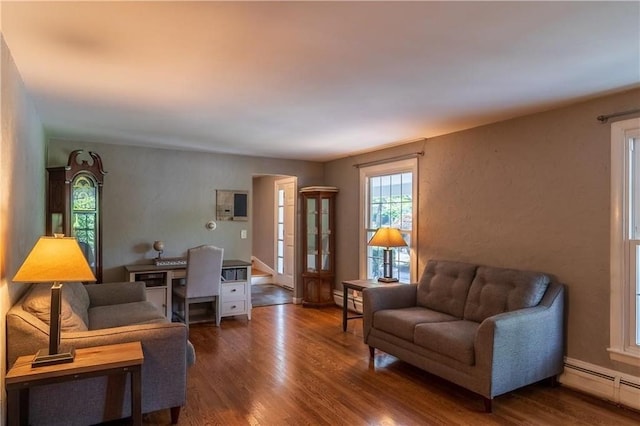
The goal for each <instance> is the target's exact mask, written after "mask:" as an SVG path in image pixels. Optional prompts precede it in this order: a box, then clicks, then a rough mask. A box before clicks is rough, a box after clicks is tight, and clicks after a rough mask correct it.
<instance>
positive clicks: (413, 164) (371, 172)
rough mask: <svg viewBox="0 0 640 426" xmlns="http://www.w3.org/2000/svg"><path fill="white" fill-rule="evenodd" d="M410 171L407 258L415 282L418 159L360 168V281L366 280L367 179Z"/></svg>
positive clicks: (416, 268) (412, 280)
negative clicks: (408, 245)
mask: <svg viewBox="0 0 640 426" xmlns="http://www.w3.org/2000/svg"><path fill="white" fill-rule="evenodd" d="M409 170H410V171H411V173H412V174H413V178H412V182H413V183H412V188H411V189H412V194H411V197H412V200H413V202H412V206H411V210H412V212H411V215H412V216H413V218H412V221H411V246H410V247H409V258H410V261H411V270H410V273H411V282H416V281H417V270H418V260H417V259H418V255H417V251H418V250H417V247H418V159H417V158H410V159H407V160H401V161H394V162H390V163H383V164H377V165H375V166H368V167H361V168H360V238H359V241H360V244H359V248H358V251H359V253H360V255H359V262H358V263H359V266H360V271H359V274H360V279H366V278H367V243H366V239H367V237H366V232H365V224H366V223H367V220H368V218H367V214H368V213H367V206H368V205H369V188H368V187H367V178H368V177H369V176H377V175H384V174H394V173H400V172H406V171H409Z"/></svg>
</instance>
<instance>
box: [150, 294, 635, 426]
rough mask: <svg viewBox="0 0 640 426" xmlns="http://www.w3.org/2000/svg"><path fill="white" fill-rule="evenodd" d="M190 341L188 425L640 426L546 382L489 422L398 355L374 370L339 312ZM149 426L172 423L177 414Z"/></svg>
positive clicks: (293, 316)
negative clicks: (192, 350) (192, 357)
mask: <svg viewBox="0 0 640 426" xmlns="http://www.w3.org/2000/svg"><path fill="white" fill-rule="evenodd" d="M190 333H191V335H190V339H191V341H192V342H193V344H194V345H195V348H196V354H197V362H196V364H195V365H194V366H193V367H191V368H190V370H189V373H188V374H189V376H188V390H187V403H186V406H185V407H183V409H182V412H181V414H180V422H179V424H180V425H524V424H527V425H592V424H598V425H634V426H637V425H638V424H640V413H638V412H634V411H630V410H626V409H623V408H618V407H616V406H614V405H611V404H609V403H607V402H604V401H600V400H598V399H595V398H591V397H589V396H587V395H584V394H581V393H577V392H574V391H571V390H569V389H566V388H564V387H562V386H560V387H556V388H550V387H547V386H546V385H543V384H535V385H532V386H528V387H526V388H523V389H520V390H518V391H515V392H511V393H509V394H507V395H503V396H500V397H498V398H496V399H495V400H494V403H493V410H494V412H493V413H492V414H486V413H484V411H483V403H482V399H481V398H480V397H478V396H477V395H475V394H473V393H471V392H469V391H467V390H465V389H462V388H460V387H458V386H455V385H452V384H450V383H448V382H446V381H444V380H441V379H439V378H437V377H434V376H432V375H430V374H427V373H425V372H423V371H421V370H419V369H416V368H414V367H412V366H410V365H408V364H406V363H403V362H401V361H398V360H397V359H396V358H394V357H392V356H390V355H385V354H383V353H380V352H377V355H376V366H375V368H374V367H372V366H371V365H370V363H369V351H368V348H367V346H365V345H364V344H363V342H362V320H354V321H350V322H349V324H348V330H347V332H346V333H343V332H342V323H341V310H340V309H338V308H337V307H329V308H326V309H309V308H303V307H301V306H300V305H292V304H288V305H277V306H269V307H262V308H260V309H255V310H254V311H253V313H252V320H251V321H248V320H247V319H246V318H245V317H238V318H225V319H223V321H222V325H221V327H219V328H218V327H214V326H213V325H206V324H205V325H194V326H192V327H191V331H190ZM143 391H144V390H143ZM144 421H145V424H146V425H160V424H169V423H170V420H169V410H164V411H160V412H156V413H150V414H147V415H145V417H144Z"/></svg>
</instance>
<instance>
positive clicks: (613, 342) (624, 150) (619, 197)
mask: <svg viewBox="0 0 640 426" xmlns="http://www.w3.org/2000/svg"><path fill="white" fill-rule="evenodd" d="M638 135H640V118H637V119H632V120H625V121H620V122H617V123H614V124H613V125H612V126H611V250H610V279H611V284H610V285H611V300H610V347H609V348H608V349H607V350H608V351H609V355H610V357H611V359H613V360H616V361H620V362H624V363H628V364H633V365H637V364H638V360H640V345H638V344H637V343H636V341H637V339H636V336H637V328H636V327H637V326H638V324H637V318H638V311H637V308H638V307H637V306H636V303H637V295H636V294H637V288H636V282H637V280H636V274H637V266H638V265H637V255H636V247H637V246H638V245H640V241H638V240H631V239H630V235H631V221H630V216H631V205H630V202H631V190H632V188H631V185H630V179H629V176H630V167H629V166H630V161H629V160H630V155H631V154H630V149H629V140H630V139H631V138H632V137H636V138H637V137H638ZM635 149H640V146H638V147H635Z"/></svg>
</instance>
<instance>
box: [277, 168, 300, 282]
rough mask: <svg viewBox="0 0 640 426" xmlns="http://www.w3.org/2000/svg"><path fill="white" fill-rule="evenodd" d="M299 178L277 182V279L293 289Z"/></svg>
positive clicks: (289, 178)
mask: <svg viewBox="0 0 640 426" xmlns="http://www.w3.org/2000/svg"><path fill="white" fill-rule="evenodd" d="M296 183H297V178H295V177H287V178H284V179H278V180H276V182H275V192H274V198H275V206H276V212H275V223H274V228H275V231H276V232H275V250H274V251H275V255H276V256H275V266H276V268H275V271H276V275H275V281H276V284H278V285H281V286H283V287H286V288H289V289H293V287H294V282H295V272H296V271H295V269H296V268H295V236H296V235H295V229H296V226H295V222H296V220H295V218H296Z"/></svg>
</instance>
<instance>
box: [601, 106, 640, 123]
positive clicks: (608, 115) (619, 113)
mask: <svg viewBox="0 0 640 426" xmlns="http://www.w3.org/2000/svg"><path fill="white" fill-rule="evenodd" d="M639 112H640V108H636V109H631V110H629V111H623V112H614V113H613V114H605V115H599V116H597V117H596V119H597V120H598V121H599V122H601V123H603V124H604V123H606V122H607V121H609V119H610V118H615V117H620V116H622V115H630V114H636V113H639Z"/></svg>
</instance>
